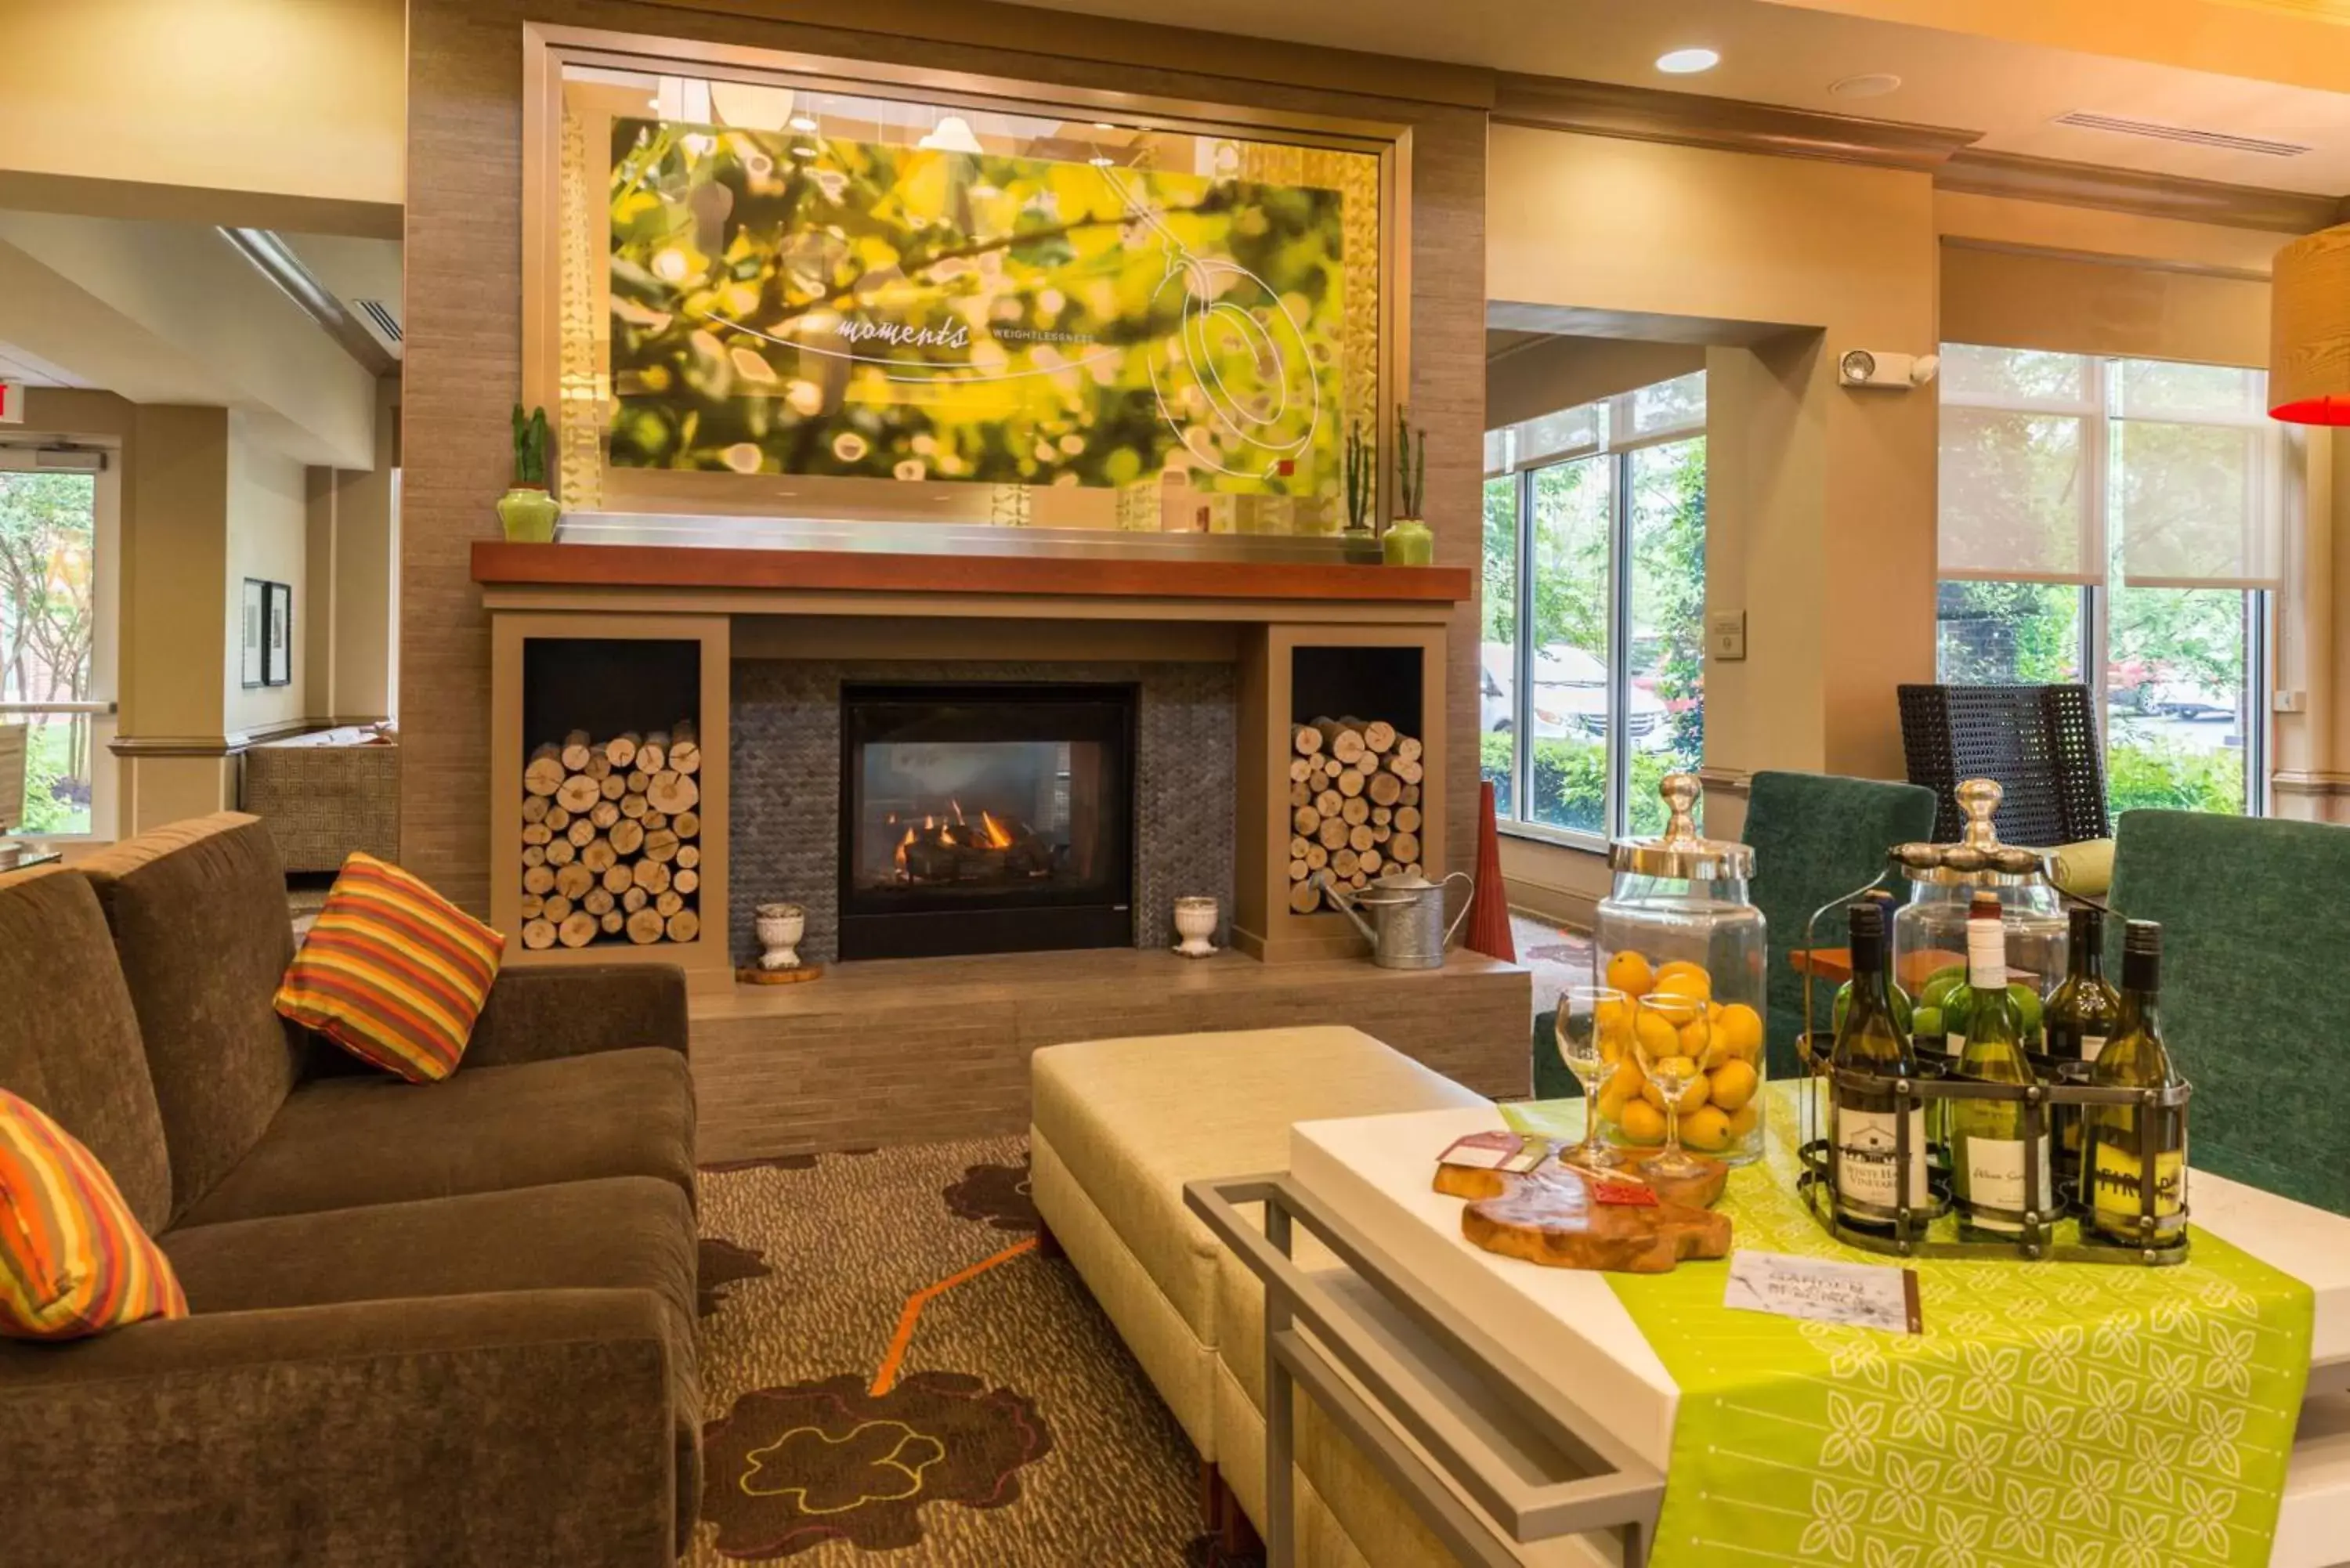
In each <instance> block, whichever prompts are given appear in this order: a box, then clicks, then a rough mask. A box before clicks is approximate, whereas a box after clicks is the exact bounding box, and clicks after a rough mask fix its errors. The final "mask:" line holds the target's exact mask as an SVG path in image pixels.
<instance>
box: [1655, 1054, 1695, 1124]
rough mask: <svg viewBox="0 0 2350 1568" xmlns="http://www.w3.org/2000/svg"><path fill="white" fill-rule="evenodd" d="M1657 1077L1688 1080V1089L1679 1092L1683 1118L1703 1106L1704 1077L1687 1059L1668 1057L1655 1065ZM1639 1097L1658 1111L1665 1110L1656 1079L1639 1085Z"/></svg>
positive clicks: (1662, 1092)
mask: <svg viewBox="0 0 2350 1568" xmlns="http://www.w3.org/2000/svg"><path fill="white" fill-rule="evenodd" d="M1657 1077H1658V1078H1682V1077H1686V1078H1687V1079H1688V1080H1689V1087H1688V1088H1686V1089H1683V1090H1682V1091H1681V1106H1680V1108H1681V1114H1682V1115H1683V1116H1687V1115H1688V1114H1689V1113H1690V1112H1691V1111H1693V1110H1695V1109H1697V1108H1698V1107H1699V1106H1701V1105H1703V1104H1705V1098H1706V1095H1707V1093H1708V1087H1707V1084H1706V1077H1705V1075H1704V1074H1702V1073H1700V1072H1699V1071H1698V1070H1697V1064H1696V1063H1695V1062H1692V1061H1690V1059H1689V1058H1688V1057H1686V1056H1668V1057H1666V1058H1665V1059H1664V1060H1663V1061H1661V1062H1659V1063H1658V1064H1657ZM1640 1097H1641V1098H1642V1099H1644V1100H1646V1101H1648V1104H1650V1105H1652V1106H1656V1107H1657V1109H1659V1110H1660V1111H1661V1110H1663V1109H1664V1108H1665V1091H1664V1090H1663V1089H1662V1088H1660V1087H1659V1086H1658V1084H1657V1078H1651V1079H1649V1080H1648V1082H1647V1083H1645V1084H1643V1085H1640Z"/></svg>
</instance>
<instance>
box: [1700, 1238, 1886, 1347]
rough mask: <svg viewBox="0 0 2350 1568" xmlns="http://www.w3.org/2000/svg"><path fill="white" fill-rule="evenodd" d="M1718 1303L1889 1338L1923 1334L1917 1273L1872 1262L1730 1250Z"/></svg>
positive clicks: (1744, 1310) (1741, 1309)
mask: <svg viewBox="0 0 2350 1568" xmlns="http://www.w3.org/2000/svg"><path fill="white" fill-rule="evenodd" d="M1721 1304H1722V1305H1723V1306H1726V1307H1735V1308H1737V1309H1739V1310H1740V1311H1742V1312H1767V1313H1776V1314H1779V1315H1780V1316H1781V1317H1800V1318H1809V1319H1811V1320H1812V1321H1814V1322H1815V1323H1838V1324H1846V1325H1848V1326H1850V1327H1854V1328H1881V1329H1884V1330H1886V1331H1887V1332H1888V1333H1892V1334H1923V1333H1925V1332H1926V1321H1925V1318H1924V1316H1923V1315H1922V1314H1920V1312H1919V1310H1918V1272H1917V1271H1916V1270H1915V1269H1896V1268H1887V1267H1884V1266H1881V1265H1879V1264H1876V1263H1846V1262H1837V1261H1835V1260H1834V1259H1831V1258H1799V1257H1796V1256H1794V1254H1792V1253H1787V1252H1748V1251H1738V1252H1732V1253H1731V1255H1730V1278H1729V1282H1728V1283H1727V1284H1725V1285H1724V1286H1723V1287H1722V1293H1721Z"/></svg>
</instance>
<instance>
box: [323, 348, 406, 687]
mask: <svg viewBox="0 0 2350 1568" xmlns="http://www.w3.org/2000/svg"><path fill="white" fill-rule="evenodd" d="M399 396H400V381H399V379H398V378H397V377H391V376H387V377H385V378H384V379H383V381H382V382H381V384H380V387H379V389H378V398H379V401H378V410H379V412H378V418H377V423H376V463H375V466H374V467H373V468H371V469H368V470H365V471H362V472H349V471H348V470H344V469H333V468H313V469H311V470H310V471H309V472H308V485H307V491H308V509H309V540H310V545H309V582H310V595H309V598H310V603H311V605H312V607H313V608H312V610H311V612H310V620H309V628H308V632H307V636H306V637H305V638H304V639H303V648H304V653H305V656H306V658H307V659H308V666H307V670H306V671H305V674H304V688H305V692H306V696H307V712H308V713H309V715H310V716H311V717H312V718H314V719H317V720H321V721H328V720H331V721H332V722H335V723H338V724H363V723H372V722H376V721H377V720H380V719H387V718H390V716H391V673H392V665H393V661H394V658H395V651H396V650H395V649H394V646H393V631H392V624H391V623H392V614H393V610H392V599H393V593H392V590H393V587H394V585H395V584H396V582H397V580H398V577H399V563H398V561H397V560H396V559H395V556H396V554H397V524H396V519H395V518H394V517H393V515H392V510H393V506H394V504H395V496H396V483H395V481H394V477H393V469H394V468H395V466H396V465H397V464H398V462H399V454H398V434H399Z"/></svg>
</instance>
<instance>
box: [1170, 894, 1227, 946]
mask: <svg viewBox="0 0 2350 1568" xmlns="http://www.w3.org/2000/svg"><path fill="white" fill-rule="evenodd" d="M1219 913H1220V911H1219V910H1218V909H1217V908H1216V901H1215V900H1214V899H1213V898H1178V899H1176V900H1175V934H1176V935H1177V936H1179V937H1180V938H1182V939H1183V940H1181V941H1180V942H1178V943H1177V944H1176V945H1175V950H1176V951H1177V952H1179V953H1181V954H1182V955H1183V956H1184V957H1185V958H1209V957H1211V956H1213V954H1214V953H1215V950H1216V949H1215V945H1214V944H1213V943H1212V942H1211V941H1210V940H1209V939H1210V938H1211V937H1213V936H1214V935H1215V934H1216V921H1217V918H1218V915H1219Z"/></svg>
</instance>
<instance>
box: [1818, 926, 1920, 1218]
mask: <svg viewBox="0 0 2350 1568" xmlns="http://www.w3.org/2000/svg"><path fill="white" fill-rule="evenodd" d="M1846 919H1847V920H1848V922H1849V926H1850V934H1849V940H1850V944H1851V953H1852V1002H1851V1005H1850V1006H1849V1007H1847V1008H1846V1010H1845V1015H1844V1024H1843V1026H1842V1027H1841V1028H1839V1029H1838V1030H1837V1031H1836V1037H1835V1052H1834V1054H1832V1056H1831V1057H1830V1062H1831V1064H1832V1066H1833V1067H1834V1068H1835V1071H1837V1072H1839V1073H1841V1072H1846V1071H1852V1072H1860V1073H1867V1074H1871V1075H1875V1076H1877V1077H1878V1078H1880V1079H1903V1078H1908V1079H1915V1078H1916V1077H1917V1075H1918V1062H1917V1058H1916V1057H1915V1056H1914V1055H1912V1054H1911V1053H1910V1049H1909V1036H1908V1032H1907V1031H1905V1030H1904V1029H1903V1028H1902V1027H1901V1021H1900V1018H1899V1017H1898V1014H1896V1012H1894V1009H1893V1002H1892V973H1893V966H1892V951H1891V945H1890V944H1889V943H1888V942H1887V940H1886V931H1885V911H1884V909H1883V908H1882V907H1881V906H1879V905H1877V904H1876V903H1872V902H1866V901H1864V902H1861V903H1857V904H1855V905H1853V906H1852V907H1851V909H1849V910H1848V911H1846ZM1825 1092H1826V1093H1827V1095H1828V1096H1829V1099H1828V1105H1829V1106H1830V1111H1829V1115H1830V1116H1831V1118H1832V1119H1831V1120H1830V1122H1829V1126H1828V1141H1829V1146H1830V1147H1832V1148H1833V1149H1834V1150H1835V1210H1836V1218H1837V1219H1838V1220H1842V1221H1843V1222H1844V1223H1845V1224H1846V1225H1850V1226H1853V1227H1855V1228H1856V1229H1859V1230H1863V1231H1873V1232H1878V1233H1885V1234H1889V1233H1891V1232H1892V1231H1894V1230H1895V1229H1896V1228H1897V1227H1898V1222H1899V1210H1900V1208H1901V1206H1902V1204H1903V1203H1904V1202H1905V1201H1906V1202H1907V1203H1908V1206H1909V1207H1910V1208H1912V1209H1916V1210H1924V1209H1925V1207H1926V1205H1927V1201H1928V1193H1927V1188H1926V1112H1925V1106H1924V1102H1923V1101H1921V1100H1920V1099H1918V1097H1917V1096H1914V1095H1911V1096H1903V1095H1902V1094H1901V1093H1900V1092H1899V1091H1898V1089H1895V1088H1893V1087H1891V1086H1890V1085H1887V1086H1883V1087H1866V1088H1864V1087H1860V1086H1857V1085H1846V1084H1845V1083H1843V1082H1841V1081H1832V1082H1831V1083H1830V1084H1829V1085H1826V1088H1825ZM1905 1117H1906V1119H1907V1120H1908V1170H1907V1173H1906V1174H1907V1180H1906V1184H1905V1180H1904V1171H1903V1168H1902V1165H1901V1152H1902V1151H1901V1147H1900V1143H1899V1137H1898V1135H1899V1128H1900V1125H1901V1122H1902V1121H1903V1119H1904V1118H1905ZM1905 1185H1906V1190H1907V1197H1906V1199H1905V1198H1904V1190H1905ZM1916 1223H1917V1224H1918V1227H1919V1228H1920V1229H1922V1228H1923V1226H1924V1223H1925V1219H1924V1216H1923V1214H1922V1213H1921V1214H1920V1215H1919V1216H1918V1220H1917V1221H1916Z"/></svg>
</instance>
